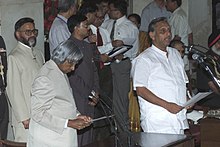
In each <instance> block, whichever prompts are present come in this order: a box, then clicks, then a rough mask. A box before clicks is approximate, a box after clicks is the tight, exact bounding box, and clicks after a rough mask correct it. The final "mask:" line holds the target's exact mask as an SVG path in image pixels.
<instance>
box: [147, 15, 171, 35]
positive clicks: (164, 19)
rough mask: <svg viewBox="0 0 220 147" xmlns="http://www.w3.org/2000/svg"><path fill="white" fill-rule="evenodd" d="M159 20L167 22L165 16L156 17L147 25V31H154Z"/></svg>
mask: <svg viewBox="0 0 220 147" xmlns="http://www.w3.org/2000/svg"><path fill="white" fill-rule="evenodd" d="M161 21H166V22H167V18H166V17H158V18H155V19H153V20H152V21H151V22H150V24H149V26H148V33H150V32H154V31H155V26H156V24H157V23H158V22H161Z"/></svg>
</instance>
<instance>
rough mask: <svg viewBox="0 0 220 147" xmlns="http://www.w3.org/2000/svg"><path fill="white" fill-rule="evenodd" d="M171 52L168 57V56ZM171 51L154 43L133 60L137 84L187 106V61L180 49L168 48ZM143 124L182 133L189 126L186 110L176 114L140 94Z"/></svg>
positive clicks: (145, 127) (148, 128)
mask: <svg viewBox="0 0 220 147" xmlns="http://www.w3.org/2000/svg"><path fill="white" fill-rule="evenodd" d="M167 53H168V57H167ZM167 53H166V52H164V51H162V50H160V49H158V48H156V47H155V46H154V45H152V46H151V47H150V48H148V49H147V50H145V51H144V52H143V53H141V54H140V55H139V56H138V57H137V58H135V59H134V60H133V62H132V64H133V65H132V72H131V73H132V75H133V86H134V89H135V90H136V87H146V88H147V89H149V90H150V91H151V92H152V93H154V94H155V95H156V96H158V97H160V98H161V99H164V100H166V101H168V102H173V103H176V104H177V105H180V106H181V105H183V104H184V103H185V102H186V82H187V81H188V78H187V76H186V73H185V71H184V64H183V60H182V58H181V56H180V54H179V53H178V51H177V50H176V49H173V48H170V47H167ZM138 100H139V104H140V112H141V126H142V128H143V130H144V131H145V132H154V133H171V134H181V130H182V129H186V128H188V124H187V119H186V114H185V112H186V110H185V109H184V110H182V111H180V112H179V113H178V114H172V113H170V112H168V111H167V110H166V109H164V108H163V107H160V106H158V105H154V104H152V103H150V102H148V101H147V100H145V99H144V98H142V97H140V96H138Z"/></svg>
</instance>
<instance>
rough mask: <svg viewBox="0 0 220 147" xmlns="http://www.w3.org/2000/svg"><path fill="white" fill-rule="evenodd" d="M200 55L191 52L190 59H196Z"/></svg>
mask: <svg viewBox="0 0 220 147" xmlns="http://www.w3.org/2000/svg"><path fill="white" fill-rule="evenodd" d="M199 57H200V56H199V55H198V54H192V59H193V60H197V59H198V58H199Z"/></svg>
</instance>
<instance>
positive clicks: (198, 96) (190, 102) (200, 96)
mask: <svg viewBox="0 0 220 147" xmlns="http://www.w3.org/2000/svg"><path fill="white" fill-rule="evenodd" d="M211 93H212V92H199V93H198V94H196V95H195V96H193V97H192V98H191V99H190V100H188V101H187V102H186V103H185V104H184V105H183V107H188V106H192V105H193V104H195V103H196V102H198V101H199V100H201V99H203V98H205V97H207V96H208V95H210V94H211Z"/></svg>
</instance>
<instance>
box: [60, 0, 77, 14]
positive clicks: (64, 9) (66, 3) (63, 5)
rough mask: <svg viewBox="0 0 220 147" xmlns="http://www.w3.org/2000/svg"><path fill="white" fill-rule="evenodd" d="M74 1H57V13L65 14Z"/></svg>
mask: <svg viewBox="0 0 220 147" xmlns="http://www.w3.org/2000/svg"><path fill="white" fill-rule="evenodd" d="M75 1H76V0H58V8H57V9H58V12H67V11H68V10H69V9H70V7H71V6H74V5H75Z"/></svg>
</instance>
